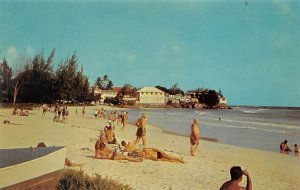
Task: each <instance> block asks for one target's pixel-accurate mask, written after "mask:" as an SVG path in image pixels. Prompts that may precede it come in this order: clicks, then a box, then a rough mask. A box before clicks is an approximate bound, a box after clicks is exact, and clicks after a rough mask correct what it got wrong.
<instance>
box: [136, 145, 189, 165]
mask: <svg viewBox="0 0 300 190" xmlns="http://www.w3.org/2000/svg"><path fill="white" fill-rule="evenodd" d="M139 156H141V157H143V158H145V159H150V160H154V161H168V162H177V163H184V161H183V160H182V159H180V158H178V157H175V156H170V155H168V154H167V153H165V152H164V151H162V150H159V149H157V148H144V149H143V151H142V153H141V154H139Z"/></svg>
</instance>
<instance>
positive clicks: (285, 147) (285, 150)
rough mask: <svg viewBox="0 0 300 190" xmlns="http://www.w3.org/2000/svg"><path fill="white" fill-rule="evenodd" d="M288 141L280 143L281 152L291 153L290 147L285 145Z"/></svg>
mask: <svg viewBox="0 0 300 190" xmlns="http://www.w3.org/2000/svg"><path fill="white" fill-rule="evenodd" d="M287 143H288V141H287V140H284V141H283V142H281V143H280V151H282V152H291V151H292V150H291V149H290V147H289V146H288V145H287Z"/></svg>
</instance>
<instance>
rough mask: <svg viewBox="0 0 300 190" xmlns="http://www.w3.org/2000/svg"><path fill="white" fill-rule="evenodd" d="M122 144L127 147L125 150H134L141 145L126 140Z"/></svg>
mask: <svg viewBox="0 0 300 190" xmlns="http://www.w3.org/2000/svg"><path fill="white" fill-rule="evenodd" d="M121 145H122V146H123V147H124V148H125V152H134V151H137V150H138V149H139V146H138V145H137V144H135V143H134V142H130V141H129V142H128V143H126V142H125V141H122V142H121Z"/></svg>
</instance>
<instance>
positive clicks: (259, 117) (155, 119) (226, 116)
mask: <svg viewBox="0 0 300 190" xmlns="http://www.w3.org/2000/svg"><path fill="white" fill-rule="evenodd" d="M143 112H146V113H147V115H148V124H150V125H154V126H157V127H160V128H162V129H163V130H165V131H168V132H172V133H176V134H181V135H187V136H188V135H189V134H190V126H191V124H192V121H193V119H194V118H198V119H199V120H200V126H199V128H200V133H201V136H205V137H211V138H216V139H218V142H220V143H225V144H231V145H236V146H242V147H249V148H254V149H260V150H266V151H274V152H279V145H280V142H282V141H284V140H285V139H287V140H288V144H289V146H290V148H292V149H293V150H294V144H300V108H273V107H271V108H269V107H268V108H262V107H233V109H232V110H229V109H228V110H196V109H133V110H129V122H134V121H135V120H136V119H138V118H139V117H140V115H141V113H143Z"/></svg>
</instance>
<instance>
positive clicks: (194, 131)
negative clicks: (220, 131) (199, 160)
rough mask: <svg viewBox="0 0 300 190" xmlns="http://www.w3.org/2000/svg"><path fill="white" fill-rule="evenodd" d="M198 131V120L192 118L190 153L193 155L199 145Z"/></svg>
mask: <svg viewBox="0 0 300 190" xmlns="http://www.w3.org/2000/svg"><path fill="white" fill-rule="evenodd" d="M199 141H200V132H199V120H198V119H194V121H193V124H192V126H191V135H190V144H191V155H192V156H195V155H196V154H195V152H196V151H197V148H198V146H199Z"/></svg>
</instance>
